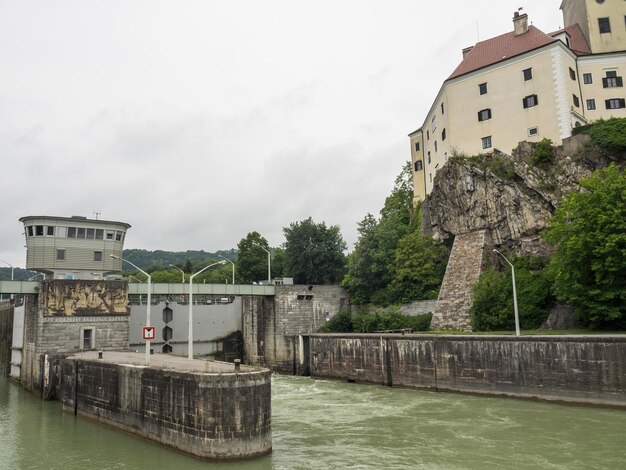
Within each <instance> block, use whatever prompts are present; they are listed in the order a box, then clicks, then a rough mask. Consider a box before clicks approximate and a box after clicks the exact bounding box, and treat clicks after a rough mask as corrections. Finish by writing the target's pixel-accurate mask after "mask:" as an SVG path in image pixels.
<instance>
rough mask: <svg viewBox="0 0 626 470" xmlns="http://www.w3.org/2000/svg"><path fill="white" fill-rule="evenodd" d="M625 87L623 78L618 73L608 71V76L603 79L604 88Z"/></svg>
mask: <svg viewBox="0 0 626 470" xmlns="http://www.w3.org/2000/svg"><path fill="white" fill-rule="evenodd" d="M622 86H624V81H623V80H622V77H618V76H617V71H615V70H608V71H607V72H606V76H605V77H603V78H602V87H603V88H618V87H622Z"/></svg>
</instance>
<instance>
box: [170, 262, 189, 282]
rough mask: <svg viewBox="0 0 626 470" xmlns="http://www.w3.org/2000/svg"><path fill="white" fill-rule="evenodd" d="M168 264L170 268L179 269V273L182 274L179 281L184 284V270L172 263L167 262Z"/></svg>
mask: <svg viewBox="0 0 626 470" xmlns="http://www.w3.org/2000/svg"><path fill="white" fill-rule="evenodd" d="M168 266H171V267H172V268H176V269H178V270H179V271H180V273H181V274H182V275H183V280H182V281H181V283H182V284H184V283H185V271H183V270H182V269H180V268H179V267H178V266H176V265H173V264H168Z"/></svg>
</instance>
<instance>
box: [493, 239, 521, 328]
mask: <svg viewBox="0 0 626 470" xmlns="http://www.w3.org/2000/svg"><path fill="white" fill-rule="evenodd" d="M493 251H494V253H498V254H499V255H500V256H502V258H504V261H506V262H507V263H508V264H509V266H511V278H512V279H513V312H514V313H515V336H519V335H520V329H519V312H518V311H517V290H516V289H515V267H514V266H513V263H511V262H510V261H509V260H508V259H507V258H506V256H504V255H503V254H502V253H500V252H499V251H498V250H496V249H495V248H494V249H493Z"/></svg>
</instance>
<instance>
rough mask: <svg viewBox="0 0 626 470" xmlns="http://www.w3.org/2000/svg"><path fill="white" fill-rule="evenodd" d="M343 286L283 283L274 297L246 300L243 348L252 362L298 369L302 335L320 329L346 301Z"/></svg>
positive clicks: (284, 369) (277, 288)
mask: <svg viewBox="0 0 626 470" xmlns="http://www.w3.org/2000/svg"><path fill="white" fill-rule="evenodd" d="M347 298H348V295H347V293H346V292H345V290H344V289H343V288H341V287H340V286H328V285H327V286H320V285H310V286H309V285H282V286H276V295H275V296H274V298H273V299H272V298H271V297H267V298H263V299H259V298H254V299H253V298H245V299H244V301H243V318H244V321H243V325H244V348H245V351H246V355H247V359H248V361H249V363H251V364H254V363H263V364H266V365H268V366H270V367H271V368H272V369H275V370H279V371H283V372H287V373H297V370H296V363H297V361H296V360H295V359H296V355H297V354H300V352H299V350H298V345H299V344H301V342H302V340H301V339H300V336H301V335H308V334H311V333H314V332H316V331H319V329H320V328H321V327H322V326H323V325H324V324H325V323H326V321H328V320H330V318H332V317H333V316H334V315H336V314H337V312H339V310H340V309H341V307H342V306H344V305H346V304H347Z"/></svg>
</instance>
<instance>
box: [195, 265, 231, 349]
mask: <svg viewBox="0 0 626 470" xmlns="http://www.w3.org/2000/svg"><path fill="white" fill-rule="evenodd" d="M218 264H226V261H218V262H217V263H213V264H209V265H208V266H205V267H204V268H202V269H201V270H200V271H198V272H197V273H194V274H192V275H191V276H189V337H188V340H187V342H188V343H187V344H188V346H187V358H188V359H190V360H191V359H193V278H194V277H196V276H197V275H198V274H200V273H203V272H204V271H206V270H207V269H209V268H210V267H212V266H216V265H218Z"/></svg>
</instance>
